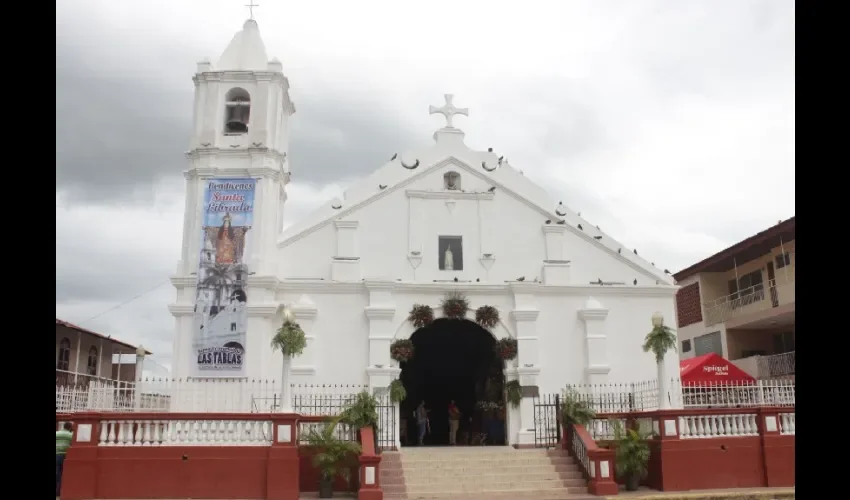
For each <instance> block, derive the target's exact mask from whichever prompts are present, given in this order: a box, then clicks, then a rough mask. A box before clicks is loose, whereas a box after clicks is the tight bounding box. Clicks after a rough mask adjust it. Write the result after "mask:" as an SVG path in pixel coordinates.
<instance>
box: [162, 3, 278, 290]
mask: <svg viewBox="0 0 850 500" xmlns="http://www.w3.org/2000/svg"><path fill="white" fill-rule="evenodd" d="M192 80H193V81H194V83H195V105H194V120H193V127H192V138H191V142H190V150H189V152H188V153H187V155H186V156H187V157H188V159H189V168H188V170H187V171H186V172H185V177H186V180H187V185H186V189H187V191H186V213H185V219H184V225H183V248H182V255H181V259H180V264H179V266H178V275H182V276H186V275H188V274H189V273H192V272H193V271H195V270H196V268H197V265H198V255H199V250H200V249H199V247H198V245H199V244H200V230H201V228H200V211H201V205H202V204H203V195H204V188H205V185H206V182H205V181H207V180H210V179H213V178H228V177H233V178H237V177H242V178H244V177H252V178H255V179H257V186H256V190H255V199H254V222H253V226H252V228H251V231H250V233H251V234H250V238H251V240H250V243H249V245H248V249H249V250H248V254H246V256H245V260H246V263H247V264H248V266H249V268H250V269H251V272H252V274H257V275H268V274H274V273H275V271H276V269H274V265H273V260H274V259H273V257H274V253H275V251H276V242H277V236H278V234H279V232H280V230H281V227H282V224H283V221H282V219H283V206H284V202H285V200H286V191H285V187H286V184H287V182H288V180H289V166H288V162H287V151H288V149H289V118H290V116H292V114H293V113H295V105H294V104H293V103H292V100H291V99H290V97H289V80H288V79H287V78H286V76H284V74H283V65H282V64H281V63H280V61H278V60H277V59H272V60H271V61H269V60H268V58H267V57H266V47H265V44H264V43H263V39H262V38H261V37H260V29H259V27H258V25H257V22H256V21H254V20H253V19H249V20H247V21H245V24H244V25H243V26H242V30H241V31H239V32H237V33H236V35H235V36H234V37H233V39H232V40H231V41H230V44H229V45H228V46H227V48H226V49H225V50H224V52H223V53H222V55H221V57H220V58H219V60H218V62H216V63H214V64H213V63H211V62H210V61H208V60H204V61H201V62H199V63H198V68H197V73H196V74H195V76H194V77H193V79H192Z"/></svg>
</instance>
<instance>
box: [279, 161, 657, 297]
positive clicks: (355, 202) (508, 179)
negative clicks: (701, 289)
mask: <svg viewBox="0 0 850 500" xmlns="http://www.w3.org/2000/svg"><path fill="white" fill-rule="evenodd" d="M448 165H452V166H455V167H457V168H460V169H462V170H464V171H466V172H468V173H469V174H471V175H474V176H476V177H479V178H481V179H484V180H486V181H487V182H488V183H490V184H491V185H494V186H496V188H497V189H498V190H499V193H500V194H507V195H509V196H511V197H513V198H515V199H516V200H518V201H520V202H522V203H524V204H525V205H527V206H529V207H530V208H532V209H535V210H537V211H539V212H540V214H541V215H542V216H543V217H546V218H552V219H567V225H566V228H567V229H568V230H570V231H571V232H572V233H573V234H574V235H577V236H578V237H580V238H584V239H585V240H587V241H589V242H592V243H594V244H595V246H596V247H597V248H598V249H599V250H600V251H604V252H607V253H608V254H609V255H610V256H611V257H613V258H616V259H617V260H620V261H622V262H624V263H626V264H627V265H628V266H629V267H631V268H633V269H634V270H636V271H638V272H641V273H642V274H644V275H646V276H649V277H651V278H652V279H655V280H658V282H659V283H661V284H665V285H672V281H671V278H670V277H669V276H666V275H664V274H663V273H662V272H661V271H659V270H658V269H655V268H654V267H653V266H652V265H650V264H649V262H646V261H645V260H644V259H643V258H641V257H639V256H637V255H632V252H626V253H625V254H623V253H620V252H618V249H619V248H623V245H622V244H621V243H619V242H617V241H616V240H614V239H613V238H610V237H608V238H605V241H604V242H603V241H597V240H595V239H593V237H592V236H591V235H590V234H588V233H586V232H584V231H582V230H580V229H578V228H577V227H576V225H577V224H578V223H584V224H586V225H589V224H590V223H589V222H588V221H586V220H584V219H582V218H581V217H579V216H578V214H576V213H575V212H574V211H572V210H569V209H567V213H566V214H565V215H560V214H557V213H556V212H555V211H556V208H557V205H556V204H555V203H554V202H553V201H552V200H551V198H550V197H549V196H548V194H546V192H545V191H544V190H543V189H542V188H541V187H540V186H538V185H537V184H535V183H534V182H532V181H531V180H530V179H528V178H527V177H525V176H524V175H522V174H520V173H519V172H517V171H516V170H515V169H513V168H512V167H510V166H502V167H501V168H498V169H496V170H494V171H493V172H482V171H481V169H477V168H473V167H472V166H470V165H469V164H468V163H467V162H465V161H463V160H460V159H458V158H457V157H455V156H448V157H445V158H443V159H442V160H440V161H436V162H434V163H433V164H432V165H431V166H430V167H427V168H424V169H422V170H418V169H417V170H405V169H403V168H401V167H400V166H398V165H395V164H394V163H393V162H390V163H388V164H386V165H384V166H383V167H381V168H380V169H378V170H377V171H376V172H374V173H373V174H372V175H370V176H369V177H367V178H366V179H364V180H362V181H361V182H358V183H357V184H356V185H354V186H352V187H351V188H349V189H348V190H347V191H346V193H348V192H351V193H356V195H353V196H352V197H351V199H348V197H346V199H345V201H344V202H343V203H342V208H341V209H337V208H334V207H338V206H339V205H336V203H339V200H337V201H333V200H331V201H329V202H327V203H325V205H323V206H322V207H320V208H318V209H317V210H315V211H314V212H313V213H311V214H310V215H308V216H307V218H306V219H305V220H304V221H303V222H302V223H301V224H297V225H294V226H292V227H290V228H288V230H287V231H285V232H284V234H283V237H282V238H281V239H280V240H279V241H278V248H283V247H285V246H287V245H289V244H291V243H293V242H295V241H297V240H299V239H301V238H303V237H305V236H307V235H308V234H310V233H312V232H314V231H317V230H319V229H321V228H322V227H324V226H326V225H328V224H330V223H331V222H333V221H334V220H337V219H342V218H344V217H345V216H347V215H348V214H350V213H353V212H355V211H357V210H359V209H360V208H362V207H364V206H366V205H369V204H371V203H373V202H375V201H377V200H379V199H381V198H383V197H385V196H389V195H390V193H393V192H395V191H397V190H399V189H402V188H404V187H405V186H408V185H410V184H412V183H413V182H415V181H417V180H418V179H421V178H422V177H425V176H427V175H428V174H429V173H431V172H432V171H434V170H438V169H440V168H443V167H445V166H448ZM392 167H398V170H395V171H392V174H393V177H394V178H395V179H394V180H395V184H393V185H388V186H387V187H386V188H384V189H382V190H378V191H374V188H375V186H377V185H378V183H379V182H380V181H382V180H383V179H385V178H386V177H382V176H387V177H388V175H387V174H390V171H388V170H389V169H390V168H392ZM378 174H381V175H378ZM384 182H385V185H386V184H390V182H392V181H391V180H388V181H384ZM370 185H374V186H372V189H370V188H369V186H370ZM510 186H515V187H516V189H513V188H512V187H510ZM519 191H522V194H521V193H520V192H519ZM357 195H359V196H357ZM531 197H533V198H534V199H531ZM544 204H546V205H552V206H551V208H549V207H547V206H545V205H544Z"/></svg>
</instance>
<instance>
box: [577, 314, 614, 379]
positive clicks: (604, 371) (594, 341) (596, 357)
mask: <svg viewBox="0 0 850 500" xmlns="http://www.w3.org/2000/svg"><path fill="white" fill-rule="evenodd" d="M578 316H579V318H580V319H581V320H582V321H583V322H584V337H585V348H586V357H585V376H586V380H587V383H588V384H604V383H606V382H607V381H608V373H609V372H610V371H611V365H610V364H609V362H608V336H607V334H606V332H605V319H606V318H607V317H608V309H606V308H605V307H603V306H602V304H601V303H599V301H598V300H596V299H594V298H593V297H589V298H588V299H587V302H585V304H584V308H582V309H580V310H579V311H578Z"/></svg>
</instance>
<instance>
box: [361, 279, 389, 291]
mask: <svg viewBox="0 0 850 500" xmlns="http://www.w3.org/2000/svg"><path fill="white" fill-rule="evenodd" d="M396 283H397V282H395V281H387V280H382V279H369V278H366V279H364V280H363V285H364V286H365V287H366V289H367V290H369V291H370V292H383V291H392V290H394V289H395V287H396Z"/></svg>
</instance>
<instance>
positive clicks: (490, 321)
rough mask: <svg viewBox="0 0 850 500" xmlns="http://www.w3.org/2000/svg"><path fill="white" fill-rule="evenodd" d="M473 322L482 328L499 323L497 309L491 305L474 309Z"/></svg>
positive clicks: (491, 326)
mask: <svg viewBox="0 0 850 500" xmlns="http://www.w3.org/2000/svg"><path fill="white" fill-rule="evenodd" d="M475 322H476V323H478V324H479V325H481V326H483V327H484V328H488V329H489V328H493V327H494V326H496V325H498V324H499V310H498V309H496V308H495V307H493V306H481V307H479V308H478V309H476V310H475Z"/></svg>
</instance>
